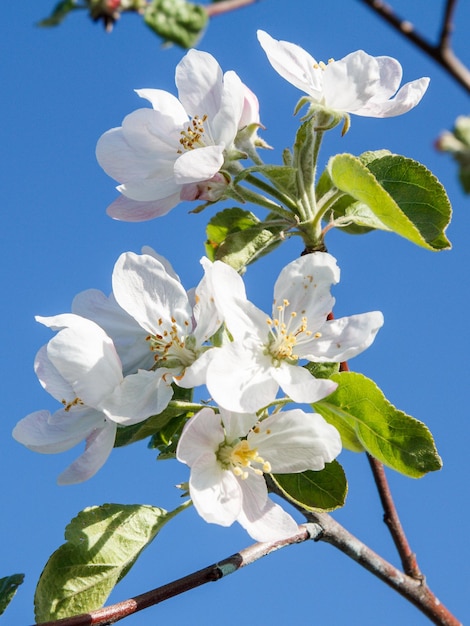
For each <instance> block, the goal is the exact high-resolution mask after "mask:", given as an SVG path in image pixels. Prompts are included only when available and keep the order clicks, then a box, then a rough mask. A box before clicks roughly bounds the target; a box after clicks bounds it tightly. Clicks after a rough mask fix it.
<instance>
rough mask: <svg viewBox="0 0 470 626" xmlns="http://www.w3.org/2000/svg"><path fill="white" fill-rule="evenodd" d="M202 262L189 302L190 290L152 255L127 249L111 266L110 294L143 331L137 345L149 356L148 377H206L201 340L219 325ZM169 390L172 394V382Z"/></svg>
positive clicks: (184, 383) (184, 382)
mask: <svg viewBox="0 0 470 626" xmlns="http://www.w3.org/2000/svg"><path fill="white" fill-rule="evenodd" d="M203 265H204V270H205V276H204V277H203V279H202V280H201V282H200V283H199V285H198V286H197V287H196V289H195V292H194V304H193V302H192V300H193V294H192V293H187V292H186V291H185V290H184V288H183V286H182V285H181V283H180V281H179V280H178V279H177V278H175V277H174V276H173V275H171V274H169V273H168V272H167V270H166V268H165V267H164V265H163V264H162V263H161V262H160V261H159V260H158V259H156V258H154V256H150V255H148V254H142V255H138V254H134V253H133V252H127V253H125V254H122V255H121V256H120V257H119V259H118V261H117V263H116V265H115V267H114V271H113V294H114V297H115V298H116V301H117V303H118V304H119V306H120V307H121V308H122V309H123V310H124V311H125V312H126V313H127V314H128V315H130V316H131V317H132V318H133V319H134V320H135V321H136V322H137V324H138V325H139V326H140V328H141V329H143V330H144V331H145V340H144V342H142V341H141V347H142V345H143V344H145V349H146V350H147V354H151V355H152V358H153V371H151V372H148V376H149V377H151V376H153V377H155V378H156V379H162V378H163V379H164V380H165V381H166V382H167V384H168V385H169V384H171V383H172V382H175V383H176V384H178V385H179V386H181V387H185V388H191V387H195V386H197V385H200V384H203V383H204V382H205V372H206V369H207V364H208V362H209V360H210V358H211V355H212V354H211V353H212V352H213V350H211V349H210V347H209V346H208V345H206V342H207V341H208V340H209V338H210V337H212V335H214V333H215V332H216V331H217V330H218V329H219V328H220V326H221V324H222V318H221V317H220V315H219V313H218V310H217V308H216V306H215V302H214V298H213V296H212V287H211V281H210V280H209V274H210V272H211V271H212V264H211V263H210V262H209V261H207V259H205V260H203ZM142 336H143V335H142V334H141V331H139V337H140V338H142ZM141 347H140V348H139V350H141ZM168 393H169V394H170V397H171V395H172V393H173V392H172V390H171V387H169V391H168ZM168 400H169V398H168Z"/></svg>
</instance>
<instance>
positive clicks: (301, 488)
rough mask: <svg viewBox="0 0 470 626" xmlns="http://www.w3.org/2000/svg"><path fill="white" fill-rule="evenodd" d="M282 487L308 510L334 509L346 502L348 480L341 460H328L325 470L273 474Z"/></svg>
mask: <svg viewBox="0 0 470 626" xmlns="http://www.w3.org/2000/svg"><path fill="white" fill-rule="evenodd" d="M272 479H273V481H274V483H275V484H276V486H277V487H278V489H279V490H280V491H281V492H282V493H283V494H284V495H285V496H286V498H287V499H288V500H290V501H291V502H293V503H294V504H299V505H300V506H301V507H302V508H304V509H307V510H308V511H316V512H321V511H334V510H335V509H338V508H340V507H342V506H343V505H344V502H345V500H346V495H347V493H348V483H347V480H346V475H345V473H344V470H343V468H342V467H341V465H340V464H339V463H338V461H332V462H331V463H326V464H325V467H324V469H322V470H320V471H318V472H313V471H310V470H308V471H306V472H300V473H298V474H273V475H272Z"/></svg>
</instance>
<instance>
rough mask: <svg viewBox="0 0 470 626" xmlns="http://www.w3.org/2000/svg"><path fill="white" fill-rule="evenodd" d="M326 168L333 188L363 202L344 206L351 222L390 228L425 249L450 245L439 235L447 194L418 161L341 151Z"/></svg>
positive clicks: (443, 226) (445, 217)
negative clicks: (364, 156)
mask: <svg viewBox="0 0 470 626" xmlns="http://www.w3.org/2000/svg"><path fill="white" fill-rule="evenodd" d="M328 171H329V174H330V176H331V180H332V182H333V183H334V185H335V186H336V187H337V188H338V189H340V190H341V191H344V192H345V193H347V194H348V195H349V196H351V197H352V198H354V199H355V200H356V201H357V202H359V203H360V205H361V204H362V205H365V206H360V205H359V206H358V205H356V206H355V205H351V209H350V210H346V211H345V214H346V215H347V216H348V217H350V218H351V220H352V221H353V222H354V223H356V224H359V225H360V226H366V227H372V228H380V229H382V230H389V231H393V232H395V233H397V234H398V235H401V236H402V237H405V238H406V239H409V240H410V241H412V242H413V243H415V244H417V245H419V246H422V247H424V248H427V249H428V250H442V249H446V248H450V243H449V241H448V240H447V238H446V237H445V234H444V231H445V229H446V227H447V225H448V223H449V221H450V217H451V207H450V202H449V199H448V197H447V194H446V192H445V190H444V188H443V187H442V185H441V184H440V182H439V181H438V180H437V178H436V177H435V176H434V175H433V174H432V173H431V172H430V171H429V170H428V169H426V168H425V167H424V165H421V163H418V162H417V161H413V160H412V159H407V158H405V157H402V156H398V155H387V156H383V157H381V158H378V159H375V160H372V161H370V162H369V163H368V164H367V165H365V164H364V163H362V162H361V160H360V159H359V158H357V157H354V156H353V155H351V154H340V155H337V156H335V157H333V158H332V159H330V161H329V163H328ZM371 213H372V214H373V215H371Z"/></svg>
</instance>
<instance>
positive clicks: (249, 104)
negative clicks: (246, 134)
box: [238, 84, 260, 130]
mask: <svg viewBox="0 0 470 626" xmlns="http://www.w3.org/2000/svg"><path fill="white" fill-rule="evenodd" d="M259 123H260V118H259V101H258V98H257V96H256V94H254V93H253V92H252V91H251V89H250V88H249V87H247V86H246V85H245V84H243V109H242V113H241V116H240V119H239V121H238V130H241V129H242V128H245V126H249V125H250V124H259Z"/></svg>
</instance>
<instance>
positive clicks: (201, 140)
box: [177, 115, 208, 154]
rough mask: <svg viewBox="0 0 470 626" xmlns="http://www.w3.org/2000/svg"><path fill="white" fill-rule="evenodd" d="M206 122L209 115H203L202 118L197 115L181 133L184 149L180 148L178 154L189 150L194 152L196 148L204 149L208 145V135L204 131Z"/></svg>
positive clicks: (181, 142)
mask: <svg viewBox="0 0 470 626" xmlns="http://www.w3.org/2000/svg"><path fill="white" fill-rule="evenodd" d="M206 121H207V115H203V116H202V117H199V115H195V116H194V117H193V118H192V120H191V121H190V122H189V124H188V126H187V127H186V128H184V129H183V130H182V131H181V132H180V135H181V139H180V144H181V146H182V149H181V148H180V149H179V150H178V151H177V152H178V154H182V153H183V152H187V151H188V150H194V149H195V148H204V147H206V146H207V145H208V142H207V141H206V137H207V135H205V132H206V131H205V129H204V122H206Z"/></svg>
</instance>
